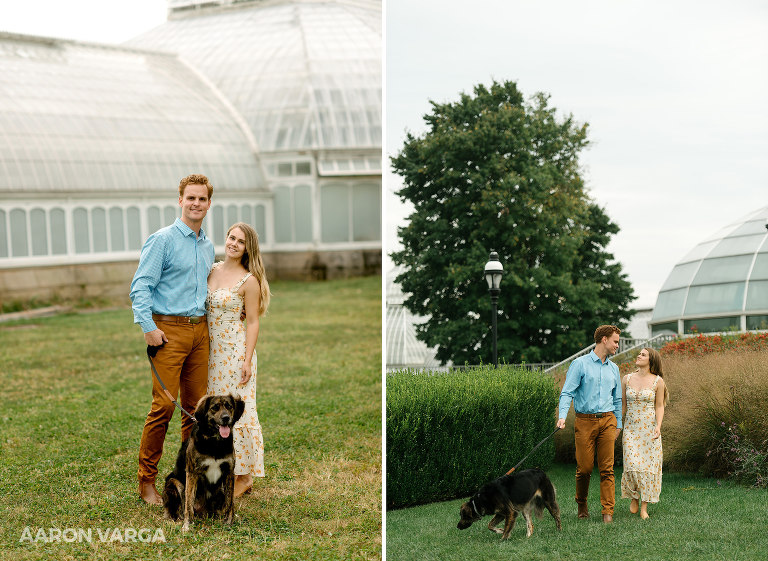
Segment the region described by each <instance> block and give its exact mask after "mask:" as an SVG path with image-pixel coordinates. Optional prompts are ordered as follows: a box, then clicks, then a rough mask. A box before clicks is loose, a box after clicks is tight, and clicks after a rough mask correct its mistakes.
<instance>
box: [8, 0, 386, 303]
mask: <svg viewBox="0 0 768 561" xmlns="http://www.w3.org/2000/svg"><path fill="white" fill-rule="evenodd" d="M168 7H169V15H168V21H167V22H166V23H165V24H163V25H161V26H159V27H157V28H155V29H153V30H151V31H149V32H147V33H146V34H144V35H142V36H140V37H137V38H135V39H134V40H132V41H130V42H128V43H127V44H125V45H122V46H108V45H102V44H93V43H82V42H77V41H71V40H64V39H55V38H47V37H33V36H25V35H18V34H10V33H2V32H0V271H5V272H4V273H3V282H2V283H0V299H2V298H3V297H9V295H12V294H11V293H13V287H9V284H14V283H15V284H16V285H17V288H23V287H24V286H27V285H29V284H30V283H32V284H35V283H37V284H38V285H40V284H41V281H39V277H40V275H39V274H37V273H34V274H32V275H31V276H30V275H29V274H26V273H25V271H29V270H30V268H32V269H35V268H39V267H41V266H44V267H56V266H64V265H72V264H75V265H77V264H96V263H100V264H105V263H110V262H112V263H117V262H123V263H131V267H133V268H135V262H136V260H137V259H138V255H139V250H140V248H141V245H142V243H143V241H144V240H145V239H146V237H147V236H148V235H149V234H151V233H152V232H154V231H155V230H157V229H158V228H160V227H162V226H165V225H166V224H169V223H170V222H172V221H173V220H174V219H175V218H176V217H177V216H178V215H179V208H178V205H177V204H176V202H177V198H178V195H177V191H176V189H177V186H178V183H179V180H180V179H181V178H182V177H184V176H186V175H188V174H190V173H204V174H205V175H207V176H208V177H209V179H210V180H211V183H212V184H213V185H214V188H215V191H214V196H213V206H212V208H211V211H210V212H209V213H208V216H207V217H206V221H205V223H204V228H205V229H206V232H207V233H208V235H209V236H211V237H212V239H213V241H214V243H215V245H216V247H217V250H218V251H219V252H221V251H223V243H224V236H225V232H226V229H227V228H228V226H229V225H230V224H232V223H234V222H236V221H240V220H242V221H245V222H248V223H250V224H253V225H254V227H255V228H256V230H257V231H258V233H259V237H260V240H261V244H262V249H263V251H264V253H265V258H266V259H267V265H268V268H270V269H271V270H272V272H273V273H277V274H278V275H283V276H306V275H308V274H310V273H309V271H310V270H312V271H317V270H322V271H323V274H331V275H332V274H348V272H350V271H351V272H358V273H359V272H365V271H367V272H370V271H371V267H373V269H375V268H376V267H377V266H378V267H379V269H380V262H381V170H382V161H381V108H382V106H381V6H380V3H379V2H377V1H372V0H328V1H323V2H320V1H317V0H283V1H279V0H278V1H272V2H262V1H254V0H240V1H238V0H205V1H200V0H197V1H195V0H169V1H168ZM270 255H272V258H271V262H270ZM270 265H271V267H270ZM129 268H130V267H129ZM363 269H365V271H363ZM55 276H56V275H48V278H49V279H52V278H54V277H55ZM12 277H13V278H16V279H17V280H16V281H11V280H9V279H11V278H12ZM123 280H124V279H122V278H121V279H120V282H123ZM128 280H130V279H128ZM46 282H49V283H50V282H53V281H46ZM62 282H64V281H62ZM42 284H45V283H42ZM39 288H45V287H44V286H40V287H39ZM123 288H124V287H123ZM54 292H55V291H54ZM42 293H45V290H43V291H42ZM48 293H49V294H50V293H51V291H50V290H49V291H48Z"/></svg>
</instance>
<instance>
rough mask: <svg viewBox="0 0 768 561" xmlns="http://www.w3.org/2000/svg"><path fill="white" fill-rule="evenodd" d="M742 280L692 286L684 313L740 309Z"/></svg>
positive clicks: (742, 296)
mask: <svg viewBox="0 0 768 561" xmlns="http://www.w3.org/2000/svg"><path fill="white" fill-rule="evenodd" d="M745 284H746V283H744V282H732V283H728V284H708V285H705V286H692V287H691V288H690V289H689V290H688V300H687V301H686V304H685V315H690V314H714V313H720V312H730V311H737V310H738V311H741V310H742V307H743V304H744V287H745Z"/></svg>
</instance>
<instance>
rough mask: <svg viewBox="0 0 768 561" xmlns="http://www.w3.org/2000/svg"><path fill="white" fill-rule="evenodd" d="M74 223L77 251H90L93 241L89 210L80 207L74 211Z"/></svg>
mask: <svg viewBox="0 0 768 561" xmlns="http://www.w3.org/2000/svg"><path fill="white" fill-rule="evenodd" d="M72 225H73V226H74V231H75V253H90V251H91V243H90V238H89V235H88V211H87V210H86V209H84V208H82V207H78V208H76V209H75V210H73V211H72Z"/></svg>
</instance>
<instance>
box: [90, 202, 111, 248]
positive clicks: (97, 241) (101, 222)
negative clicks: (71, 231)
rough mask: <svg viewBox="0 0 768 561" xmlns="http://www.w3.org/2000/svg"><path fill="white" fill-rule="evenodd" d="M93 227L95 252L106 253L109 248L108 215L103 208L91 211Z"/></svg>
mask: <svg viewBox="0 0 768 561" xmlns="http://www.w3.org/2000/svg"><path fill="white" fill-rule="evenodd" d="M91 227H92V228H93V232H92V233H93V252H94V253H106V252H107V251H109V248H108V246H107V213H106V211H105V210H104V209H103V208H101V207H96V208H94V209H91Z"/></svg>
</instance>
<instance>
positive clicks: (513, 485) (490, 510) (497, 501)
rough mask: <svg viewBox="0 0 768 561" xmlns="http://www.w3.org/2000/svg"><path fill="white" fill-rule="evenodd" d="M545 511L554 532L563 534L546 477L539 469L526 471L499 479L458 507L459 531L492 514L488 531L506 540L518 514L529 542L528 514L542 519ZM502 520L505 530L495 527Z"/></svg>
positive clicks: (558, 511) (551, 487) (531, 523)
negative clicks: (554, 526)
mask: <svg viewBox="0 0 768 561" xmlns="http://www.w3.org/2000/svg"><path fill="white" fill-rule="evenodd" d="M544 507H546V508H547V510H548V511H549V512H550V514H551V515H552V517H553V518H554V519H555V523H556V524H557V529H558V530H562V527H561V526H560V507H559V506H557V500H556V497H555V487H554V486H553V485H552V482H551V481H550V480H549V477H547V474H546V473H544V472H543V471H541V470H540V469H526V470H524V471H520V472H516V473H512V474H511V475H502V476H501V477H499V478H498V479H495V480H493V481H491V482H489V483H486V484H485V485H483V486H482V487H481V488H480V490H479V491H478V492H477V493H475V495H474V496H473V497H472V498H471V499H469V500H468V501H467V502H466V503H464V504H463V505H461V520H459V524H458V528H459V530H464V529H465V528H469V527H470V526H471V525H472V523H473V522H477V521H478V520H480V519H481V518H482V517H483V516H486V515H489V514H493V515H494V517H493V518H492V519H491V522H490V523H489V524H488V529H489V530H491V531H492V532H496V533H497V534H501V539H502V540H505V539H507V538H508V537H509V534H510V532H511V531H512V528H514V526H515V519H516V518H517V514H518V513H520V514H522V515H523V518H524V519H525V523H526V525H527V532H526V534H525V535H526V537H529V538H530V537H531V534H532V533H533V520H532V519H531V514H533V513H535V514H536V516H537V517H538V518H541V513H542V511H543V508H544ZM502 520H504V521H505V522H504V530H502V529H501V528H497V527H496V525H497V524H498V523H499V522H501V521H502Z"/></svg>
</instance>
